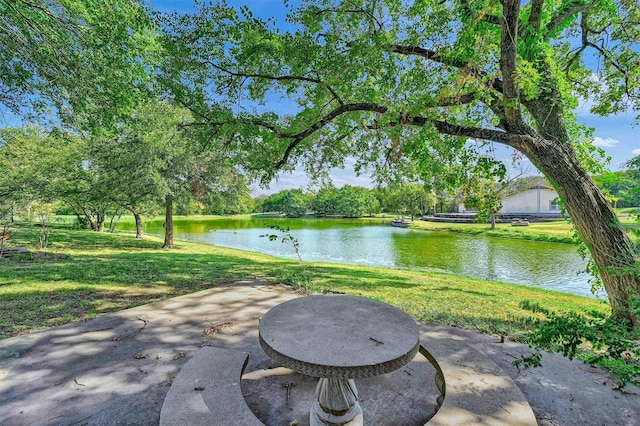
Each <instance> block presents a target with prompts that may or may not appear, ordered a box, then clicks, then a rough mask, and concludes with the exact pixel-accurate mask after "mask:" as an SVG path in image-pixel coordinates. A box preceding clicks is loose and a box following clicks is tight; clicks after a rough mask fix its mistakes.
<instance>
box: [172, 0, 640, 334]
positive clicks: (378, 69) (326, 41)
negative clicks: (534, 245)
mask: <svg viewBox="0 0 640 426" xmlns="http://www.w3.org/2000/svg"><path fill="white" fill-rule="evenodd" d="M639 18H640V10H639V6H638V4H637V2H636V1H633V0H558V1H551V0H531V1H522V2H521V1H519V0H501V1H500V2H494V1H489V0H478V1H473V2H472V1H468V0H449V1H440V0H378V1H371V0H344V1H340V0H317V1H308V2H304V3H303V5H302V6H300V7H299V8H298V9H297V10H293V11H291V13H290V14H289V15H288V19H289V25H288V26H286V27H285V26H277V25H275V24H274V22H273V20H266V21H264V20H261V19H259V18H255V17H253V16H252V14H251V11H250V10H248V8H243V9H242V10H241V11H240V12H238V11H235V10H233V9H231V8H228V7H226V6H225V5H224V4H214V5H203V4H199V5H197V11H196V12H195V13H194V14H192V15H191V16H182V17H180V16H175V17H174V19H173V20H171V21H170V22H169V23H168V25H167V34H168V35H169V39H170V41H171V43H170V44H171V46H172V49H173V52H174V55H173V58H172V59H171V60H170V63H168V65H170V67H168V68H167V72H166V74H165V78H167V79H175V78H176V77H179V78H180V81H181V82H182V83H186V84H183V85H182V87H183V89H181V90H180V91H176V92H175V93H174V95H175V96H176V99H177V100H178V101H179V102H181V103H182V104H184V105H186V106H187V107H189V108H190V109H191V110H192V111H194V113H195V116H196V119H197V120H199V121H200V122H201V123H202V124H203V125H206V126H208V127H209V128H210V129H211V131H212V132H216V133H218V134H226V135H228V137H229V143H228V146H229V150H230V152H231V151H232V150H236V151H237V152H238V153H240V155H241V157H242V159H243V161H244V162H245V164H246V167H247V169H248V170H250V171H254V170H256V171H257V170H263V171H264V172H265V177H266V178H267V179H268V178H270V177H271V176H273V174H274V173H275V172H274V170H277V169H279V168H287V167H292V165H293V164H295V163H296V162H303V163H305V164H306V165H307V168H308V169H309V170H310V171H314V170H316V169H317V168H318V166H321V165H322V166H335V165H341V164H342V162H343V160H344V158H345V157H346V156H348V155H355V156H357V157H358V158H359V160H358V164H357V166H360V165H364V164H377V165H378V166H379V170H381V171H384V170H388V169H389V168H393V167H394V165H397V164H402V162H403V161H404V160H405V159H408V160H410V161H414V162H417V163H420V162H421V161H422V160H424V159H426V158H430V157H432V156H433V155H434V153H438V155H440V156H443V155H446V154H447V153H453V155H456V156H463V155H464V154H463V153H464V150H465V146H467V145H468V144H467V143H466V142H467V141H468V140H470V139H471V140H480V141H491V143H493V142H495V143H499V144H503V145H506V146H508V147H511V148H513V149H515V150H517V151H519V152H520V153H522V154H523V155H525V156H526V157H528V158H529V159H530V160H531V161H532V162H533V163H534V164H535V165H536V167H538V169H539V170H541V171H542V172H543V173H544V174H545V175H546V177H547V178H548V179H549V180H550V181H551V182H552V184H553V185H554V186H555V188H556V189H557V190H558V192H559V194H560V196H561V197H562V198H563V200H564V203H565V206H566V208H567V211H568V213H569V215H570V216H571V218H572V219H573V221H574V223H575V225H576V227H577V229H578V231H579V232H580V234H581V236H582V238H583V239H584V241H585V243H586V245H587V246H588V248H589V250H590V253H591V257H592V259H593V260H594V262H595V263H596V264H597V266H598V270H599V273H600V276H601V278H602V281H603V283H604V286H605V289H606V291H607V293H608V295H609V300H610V302H611V307H612V311H613V314H614V316H616V317H618V318H622V319H625V320H627V321H629V322H630V323H633V324H634V325H636V326H638V325H640V320H639V319H638V317H637V316H636V314H635V313H634V312H633V311H632V309H631V305H630V298H631V297H632V296H633V295H634V293H635V292H640V273H638V268H637V264H636V259H637V258H636V256H637V253H636V252H635V248H634V246H633V244H632V243H631V242H630V240H629V238H628V236H627V235H626V233H625V231H624V230H623V228H622V227H621V226H620V225H619V221H618V219H617V218H616V216H615V214H614V212H613V210H612V209H611V207H610V206H609V204H608V203H607V200H606V199H605V197H604V196H603V195H602V193H601V191H600V190H599V189H598V188H597V187H596V185H594V183H593V181H592V179H591V178H590V177H589V173H588V170H587V168H586V167H587V166H589V165H590V164H591V163H592V161H591V160H590V151H591V149H592V147H593V145H592V143H591V135H590V132H589V131H588V129H585V128H584V127H583V126H581V125H579V124H578V123H577V121H576V118H575V116H574V114H573V112H572V110H573V109H574V108H575V107H576V106H577V99H578V97H583V98H590V99H591V100H592V102H593V105H594V107H593V111H594V112H597V113H601V114H609V113H615V112H618V111H621V110H625V109H628V108H632V109H637V108H638V107H640V104H639V102H638V100H639V97H640V87H639V77H640V67H638V66H637V64H638V63H639V61H640V55H639V54H638V49H637V42H638V40H640V25H638V20H639ZM282 28H286V29H282ZM282 99H290V100H292V101H295V102H296V103H297V105H295V106H291V105H285V106H287V108H283V104H282V102H283V101H282ZM285 102H286V101H285ZM269 106H271V109H270V108H269Z"/></svg>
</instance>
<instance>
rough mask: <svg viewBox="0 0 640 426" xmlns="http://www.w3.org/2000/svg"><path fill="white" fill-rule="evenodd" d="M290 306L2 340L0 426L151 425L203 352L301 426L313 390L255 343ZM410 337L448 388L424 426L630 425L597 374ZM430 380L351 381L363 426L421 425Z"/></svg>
mask: <svg viewBox="0 0 640 426" xmlns="http://www.w3.org/2000/svg"><path fill="white" fill-rule="evenodd" d="M295 297H300V295H299V294H296V293H295V292H294V291H292V290H291V289H290V288H289V287H286V286H282V285H274V284H269V283H266V282H261V281H248V282H241V283H236V284H233V285H230V286H226V287H221V288H215V289H210V290H206V291H202V292H199V293H194V294H189V295H186V296H182V297H177V298H174V299H170V300H166V301H162V302H157V303H153V304H149V305H144V306H140V307H136V308H133V309H128V310H125V311H121V312H117V313H113V314H108V315H104V316H101V317H99V318H97V319H94V320H91V321H87V322H82V323H74V324H68V325H65V326H61V327H55V328H52V329H49V330H46V331H42V332H37V333H31V334H27V335H23V336H19V337H15V338H11V339H5V340H2V341H0V400H1V401H2V404H0V424H3V425H71V424H90V425H114V424H121V425H125V424H130V425H156V424H159V422H160V413H161V411H162V409H163V404H164V403H165V397H166V395H167V393H168V392H169V389H170V388H171V385H172V383H173V381H174V379H175V378H176V376H178V374H179V373H180V372H181V370H182V369H183V367H184V366H185V365H186V363H187V361H189V360H190V359H192V358H193V356H194V354H196V353H197V352H198V351H199V350H200V348H202V347H203V346H213V347H217V348H229V349H234V350H237V351H242V352H246V353H248V354H249V362H248V364H247V366H246V368H245V370H244V376H243V378H242V383H241V386H242V393H243V395H244V398H245V401H246V403H247V404H248V407H249V408H250V409H251V410H252V411H253V413H254V414H255V415H256V416H257V418H258V419H259V420H260V421H261V422H262V423H264V424H267V425H289V424H297V425H304V424H307V423H308V411H309V407H310V404H311V400H312V398H313V389H314V387H315V383H316V379H312V378H308V377H304V376H301V375H298V374H296V373H293V372H292V371H290V370H286V369H284V368H282V367H280V366H277V365H274V364H273V362H272V361H271V360H270V359H269V357H268V356H267V355H266V354H265V353H264V352H263V351H262V349H261V347H260V345H259V343H258V335H257V333H258V327H257V325H258V320H259V318H260V317H261V316H262V315H264V313H265V312H267V311H268V310H269V309H270V308H271V307H273V306H275V305H277V304H279V303H282V302H284V301H286V300H290V299H292V298H295ZM419 325H420V340H421V344H422V345H423V346H424V348H426V349H427V350H428V351H429V353H430V354H431V355H433V357H434V358H435V359H436V360H437V364H438V365H439V367H440V368H441V369H442V370H443V371H444V379H445V381H446V383H447V395H446V397H445V398H444V404H443V406H442V408H441V409H440V411H438V414H437V415H436V416H435V417H434V418H433V419H432V420H431V422H429V424H473V423H475V424H531V419H533V414H535V419H533V422H535V421H537V422H538V423H539V424H542V425H559V424H562V425H574V424H575V425H583V424H617V425H637V424H640V398H639V397H638V395H637V394H634V392H638V389H637V388H634V387H630V388H629V391H630V392H632V393H628V394H627V393H621V392H618V391H614V390H612V389H611V388H612V385H613V384H614V381H613V380H612V379H611V378H610V377H609V376H608V375H607V373H606V372H604V371H603V370H601V369H599V368H593V367H590V366H588V365H585V364H583V363H581V362H579V361H569V360H567V359H565V358H562V357H561V356H559V355H556V354H545V356H544V358H543V365H544V367H543V368H538V369H532V370H527V371H522V372H518V371H517V370H516V369H515V368H514V367H513V365H512V361H513V360H514V359H516V358H518V357H519V356H520V354H522V353H527V352H529V349H528V348H526V347H524V346H522V345H519V344H516V343H512V342H505V343H500V342H499V339H497V338H493V337H489V336H484V335H480V334H476V333H472V332H468V331H464V330H460V329H457V328H453V327H448V326H442V325H433V324H419ZM204 368H206V367H204ZM436 376H437V368H436V367H434V365H433V364H432V363H431V362H429V361H428V360H427V359H426V358H425V357H424V356H423V355H422V354H418V355H417V356H416V358H415V359H414V360H413V361H412V362H411V363H410V364H408V365H407V366H405V367H404V368H402V369H400V370H397V371H395V372H394V373H390V374H387V375H384V376H379V377H374V378H371V379H366V380H362V381H359V382H358V390H359V392H360V400H361V404H362V407H363V410H364V413H365V424H374V425H401V424H405V425H419V424H424V423H425V422H426V421H427V420H429V418H430V417H431V416H432V415H433V413H434V412H435V411H436V409H437V408H438V405H439V404H438V396H440V391H441V389H439V386H438V384H437V381H436V380H435V378H436ZM169 408H170V407H169ZM165 409H167V407H165ZM447 410H449V411H448V412H447ZM214 414H215V413H214ZM451 416H453V417H451ZM441 419H442V420H441ZM452 419H453V420H452ZM439 422H440V423H439ZM212 424H221V425H224V424H229V425H232V424H236V423H235V422H234V421H233V419H225V418H216V420H215V421H214V422H212Z"/></svg>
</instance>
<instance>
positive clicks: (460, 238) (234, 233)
mask: <svg viewBox="0 0 640 426" xmlns="http://www.w3.org/2000/svg"><path fill="white" fill-rule="evenodd" d="M274 224H277V225H278V226H280V227H283V228H287V227H288V228H290V230H291V231H290V232H291V235H292V236H293V237H294V238H295V239H296V240H297V241H298V242H299V243H300V248H299V250H300V255H301V257H302V259H303V261H308V262H314V261H320V262H337V263H354V264H362V265H371V266H383V267H389V268H411V269H422V270H429V271H443V272H445V271H446V272H452V273H455V274H460V275H466V276H470V277H478V278H483V279H488V280H494V281H504V282H509V283H516V284H526V285H532V286H537V287H543V288H546V289H551V290H558V291H563V292H566V293H573V294H578V295H581V296H587V297H594V296H593V294H591V291H590V284H589V282H588V281H589V277H590V276H589V274H588V273H587V272H586V263H587V262H586V260H584V259H582V258H581V257H580V256H579V255H578V254H577V252H576V247H575V246H572V245H568V244H557V243H547V242H534V241H523V240H509V239H501V238H489V237H482V236H471V235H464V234H456V233H451V232H433V231H422V230H410V229H401V228H395V227H392V226H390V225H389V224H388V223H384V224H380V222H379V221H366V220H332V219H277V218H247V219H236V218H230V219H213V220H199V219H188V220H182V219H177V220H176V221H175V222H174V227H175V237H176V239H181V240H187V241H196V242H201V243H207V244H215V245H217V246H222V247H230V248H237V249H241V250H248V251H255V252H260V253H265V254H269V255H272V256H277V257H285V258H296V254H295V251H294V249H293V247H291V245H289V244H283V243H281V242H280V241H279V240H278V241H277V242H276V241H269V239H268V238H265V237H261V235H265V234H278V232H277V231H275V230H273V229H271V228H270V226H271V225H274ZM120 228H121V229H128V230H132V229H134V228H133V224H128V223H124V224H122V225H121V226H120ZM145 232H146V233H149V234H155V235H162V234H163V233H164V229H163V228H162V221H150V222H147V223H145ZM280 235H282V234H280Z"/></svg>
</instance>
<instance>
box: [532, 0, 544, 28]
mask: <svg viewBox="0 0 640 426" xmlns="http://www.w3.org/2000/svg"><path fill="white" fill-rule="evenodd" d="M542 6H544V0H532V1H531V13H530V14H529V25H530V26H531V28H533V31H534V34H538V33H539V32H540V26H541V25H542Z"/></svg>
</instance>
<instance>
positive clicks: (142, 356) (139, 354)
mask: <svg viewBox="0 0 640 426" xmlns="http://www.w3.org/2000/svg"><path fill="white" fill-rule="evenodd" d="M133 357H134V358H135V359H144V358H148V357H149V355H145V354H143V353H142V352H138V353H137V354H135V355H134V356H133Z"/></svg>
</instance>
